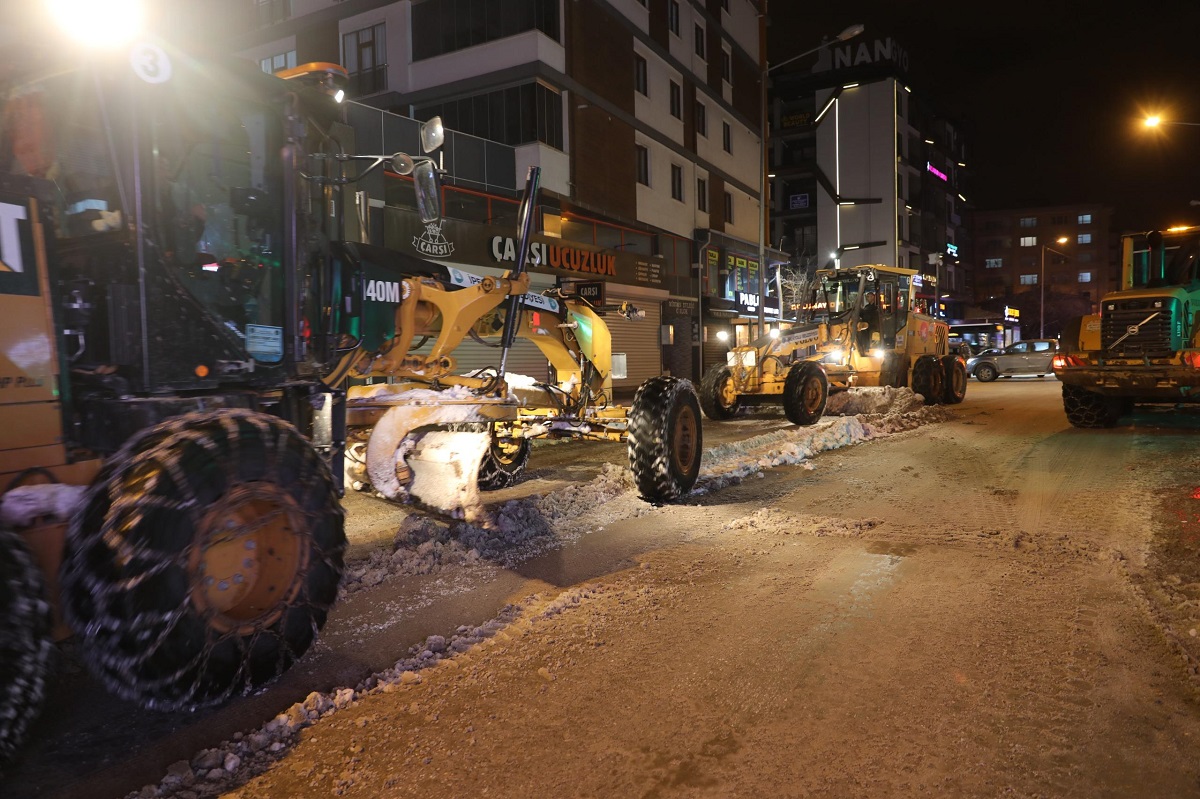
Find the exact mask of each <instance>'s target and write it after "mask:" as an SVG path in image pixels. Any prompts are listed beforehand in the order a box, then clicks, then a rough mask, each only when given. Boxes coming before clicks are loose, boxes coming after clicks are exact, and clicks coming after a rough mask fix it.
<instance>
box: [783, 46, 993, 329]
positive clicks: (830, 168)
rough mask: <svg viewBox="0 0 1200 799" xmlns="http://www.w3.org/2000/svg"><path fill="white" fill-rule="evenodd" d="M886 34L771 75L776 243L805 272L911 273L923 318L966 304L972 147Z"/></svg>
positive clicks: (949, 313)
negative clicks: (890, 269) (913, 79)
mask: <svg viewBox="0 0 1200 799" xmlns="http://www.w3.org/2000/svg"><path fill="white" fill-rule="evenodd" d="M908 73H909V53H908V51H907V50H906V49H905V48H904V46H903V45H902V43H901V42H899V41H898V40H896V39H895V38H893V37H891V36H887V35H875V36H871V35H870V33H869V32H868V35H867V36H864V37H861V38H855V39H851V40H849V41H846V42H843V43H840V44H834V45H832V46H830V47H827V48H824V49H822V50H820V51H819V52H818V53H816V54H814V55H813V56H812V57H811V59H809V60H808V61H807V62H805V61H799V62H797V63H796V64H795V65H794V66H793V67H790V68H787V69H786V70H785V71H782V72H780V73H778V74H773V75H772V78H771V80H772V88H771V104H770V109H769V112H770V130H771V136H770V142H771V154H770V164H771V171H770V174H771V192H770V195H769V196H770V198H771V211H770V216H771V220H772V224H771V234H770V235H771V241H773V242H775V243H777V244H780V243H782V246H781V249H783V250H785V251H786V252H787V253H788V254H789V255H791V256H792V257H793V258H794V259H795V260H796V261H797V263H800V264H805V265H807V266H809V268H816V267H821V268H828V267H833V266H855V265H858V264H870V263H881V264H889V265H895V266H901V267H906V268H909V269H916V270H918V272H919V274H918V276H917V278H916V279H917V281H918V289H917V297H918V305H919V307H920V309H921V310H923V311H926V312H931V313H937V314H938V315H940V316H944V317H947V318H950V319H953V318H956V317H958V316H959V315H961V312H962V307H963V306H964V304H965V302H966V301H967V300H968V299H969V294H970V292H969V289H968V285H967V276H968V273H967V270H966V269H965V268H964V264H965V259H966V257H967V255H968V254H969V252H970V249H971V244H970V231H969V228H968V226H967V221H966V216H965V215H966V213H967V211H968V210H969V209H970V207H971V204H970V201H969V199H968V197H969V196H970V195H969V182H970V171H969V169H968V152H969V144H968V142H967V136H966V135H964V132H963V130H962V126H961V125H960V124H959V123H957V122H955V121H953V120H951V119H949V118H947V117H945V116H941V115H939V114H938V113H937V110H936V106H935V104H934V103H933V102H932V101H930V100H929V99H928V98H926V97H925V96H923V95H922V94H921V91H920V89H919V87H914V86H913V85H912V84H911V83H910V79H909V77H908Z"/></svg>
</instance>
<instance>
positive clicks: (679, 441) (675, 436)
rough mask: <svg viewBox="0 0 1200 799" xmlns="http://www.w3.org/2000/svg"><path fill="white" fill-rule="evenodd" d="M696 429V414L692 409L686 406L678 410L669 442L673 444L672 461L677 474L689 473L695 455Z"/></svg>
mask: <svg viewBox="0 0 1200 799" xmlns="http://www.w3.org/2000/svg"><path fill="white" fill-rule="evenodd" d="M696 427H697V425H696V414H694V413H693V412H692V409H691V408H689V407H686V406H685V407H683V408H680V409H679V413H678V414H677V415H676V416H675V424H674V425H673V427H672V430H671V440H672V442H674V444H675V446H674V447H672V450H673V454H672V459H673V460H674V462H675V469H676V471H677V472H678V473H679V474H687V473H688V472H690V471H691V468H692V460H693V458H694V457H695V454H696V441H697V440H698V438H699V436H698V435H697V429H696Z"/></svg>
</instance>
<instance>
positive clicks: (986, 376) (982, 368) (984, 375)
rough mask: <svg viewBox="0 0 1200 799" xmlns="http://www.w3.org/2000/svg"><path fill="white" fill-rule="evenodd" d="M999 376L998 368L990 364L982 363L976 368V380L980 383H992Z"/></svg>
mask: <svg viewBox="0 0 1200 799" xmlns="http://www.w3.org/2000/svg"><path fill="white" fill-rule="evenodd" d="M999 376H1000V375H999V373H998V372H997V371H996V367H994V366H992V365H991V364H990V363H981V364H979V365H978V366H976V367H975V379H976V380H978V381H979V382H980V383H990V382H992V381H993V380H995V379H996V378H997V377H999Z"/></svg>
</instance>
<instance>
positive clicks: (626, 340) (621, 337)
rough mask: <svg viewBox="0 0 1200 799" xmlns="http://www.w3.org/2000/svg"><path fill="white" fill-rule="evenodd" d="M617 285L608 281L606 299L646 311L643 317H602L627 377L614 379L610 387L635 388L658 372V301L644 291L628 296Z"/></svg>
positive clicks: (613, 315)
mask: <svg viewBox="0 0 1200 799" xmlns="http://www.w3.org/2000/svg"><path fill="white" fill-rule="evenodd" d="M621 288H622V287H621V286H615V285H613V284H611V283H610V284H609V285H608V301H609V303H617V302H621V301H622V300H628V301H630V302H632V303H633V304H634V306H636V307H637V309H638V310H640V311H645V312H646V318H645V319H633V320H629V319H626V318H624V317H623V316H620V315H619V314H613V313H610V314H608V315H607V316H605V317H604V321H605V323H606V324H607V325H608V329H609V331H610V332H611V333H612V351H613V352H614V353H617V352H623V353H625V364H626V372H627V375H628V376H627V377H626V378H625V379H623V380H614V381H613V388H617V389H622V388H637V387H638V386H640V385H641V384H642V383H643V382H645V381H646V379H647V378H651V377H657V376H658V375H661V374H662V344H661V343H660V335H661V334H660V331H661V329H662V302H661V301H659V300H657V299H651V298H647V297H646V296H644V295H641V294H639V295H638V296H632V295H631V294H630V293H628V292H625V293H623V292H622V291H621Z"/></svg>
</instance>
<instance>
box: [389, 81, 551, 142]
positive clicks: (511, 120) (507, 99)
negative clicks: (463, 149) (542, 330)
mask: <svg viewBox="0 0 1200 799" xmlns="http://www.w3.org/2000/svg"><path fill="white" fill-rule="evenodd" d="M434 116H440V117H441V118H442V122H443V124H445V126H446V127H447V128H450V129H451V130H458V131H462V132H463V133H469V134H471V135H472V136H478V137H479V138H481V139H491V140H492V141H496V142H500V143H501V144H507V145H509V146H512V147H516V146H518V145H521V144H529V143H531V142H535V141H539V142H542V143H544V144H548V145H550V146H551V147H554V148H555V149H558V150H561V149H562V148H563V121H562V94H560V93H559V92H557V91H555V90H554V89H551V88H550V87H548V86H546V85H545V84H542V83H526V84H523V85H521V86H510V87H508V88H507V89H497V90H496V91H492V92H485V93H483V94H477V95H474V96H471V97H463V98H460V99H458V100H450V101H448V102H445V103H434V104H431V105H427V106H417V107H416V108H415V109H414V110H413V117H414V118H416V119H430V118H431V117H434Z"/></svg>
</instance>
